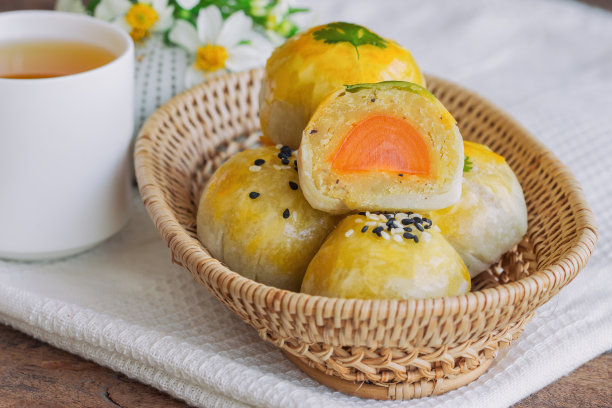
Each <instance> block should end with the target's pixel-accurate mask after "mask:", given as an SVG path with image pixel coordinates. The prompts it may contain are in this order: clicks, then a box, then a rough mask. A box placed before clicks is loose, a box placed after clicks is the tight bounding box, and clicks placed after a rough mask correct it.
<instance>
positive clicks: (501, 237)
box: [431, 141, 527, 277]
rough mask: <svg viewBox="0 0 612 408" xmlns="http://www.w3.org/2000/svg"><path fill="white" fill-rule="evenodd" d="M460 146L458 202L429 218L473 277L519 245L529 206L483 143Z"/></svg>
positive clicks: (515, 182)
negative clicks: (461, 170) (462, 160)
mask: <svg viewBox="0 0 612 408" xmlns="http://www.w3.org/2000/svg"><path fill="white" fill-rule="evenodd" d="M464 145H465V148H464V151H465V164H466V166H465V169H464V170H465V171H464V173H463V188H462V192H461V198H460V200H459V202H457V203H456V204H455V205H453V206H451V207H448V208H444V209H442V210H437V211H433V212H432V213H431V217H432V219H433V220H434V221H435V223H436V224H437V225H438V226H439V227H440V230H441V231H442V233H443V234H444V236H445V237H446V239H447V240H448V241H449V242H450V243H451V244H452V245H453V247H454V248H455V249H456V250H457V252H459V254H460V255H461V257H462V258H463V261H464V262H465V264H466V265H467V267H468V269H469V270H470V275H472V277H474V276H476V275H477V274H478V273H480V272H482V271H484V270H485V269H487V268H488V267H489V266H490V265H491V264H493V263H494V262H496V261H497V260H498V259H499V258H500V257H501V256H502V255H503V254H504V253H505V252H506V251H508V250H510V249H511V248H512V247H513V246H514V245H516V244H517V243H519V242H520V241H521V239H522V238H523V236H524V235H525V232H526V231H527V208H526V205H525V198H524V196H523V190H522V188H521V185H520V183H519V182H518V180H517V178H516V176H515V174H514V173H513V172H512V169H511V168H510V166H508V163H506V160H505V159H504V158H503V157H502V156H500V155H498V154H495V153H494V152H492V151H491V150H490V149H489V148H488V147H486V146H484V145H481V144H478V143H473V142H467V141H466V142H464Z"/></svg>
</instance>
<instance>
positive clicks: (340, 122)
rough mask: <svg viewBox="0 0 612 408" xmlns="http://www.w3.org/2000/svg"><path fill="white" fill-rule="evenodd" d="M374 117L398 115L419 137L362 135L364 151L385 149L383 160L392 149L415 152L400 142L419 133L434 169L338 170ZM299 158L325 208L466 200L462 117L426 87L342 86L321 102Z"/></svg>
mask: <svg viewBox="0 0 612 408" xmlns="http://www.w3.org/2000/svg"><path fill="white" fill-rule="evenodd" d="M375 117H384V118H391V119H392V120H393V121H395V122H398V123H399V125H400V126H402V124H403V125H405V126H407V127H408V130H409V131H411V132H412V134H411V135H409V136H405V135H403V134H399V136H398V135H392V136H389V137H387V136H385V138H382V139H381V140H382V141H377V140H375V139H373V140H371V141H368V140H365V137H367V135H366V136H365V137H364V136H361V135H360V136H358V137H360V138H362V139H360V140H363V145H364V147H363V148H362V149H364V150H365V153H368V152H369V151H374V150H377V149H379V150H381V157H382V156H383V155H384V154H387V152H388V150H389V147H391V148H393V149H395V151H396V152H399V155H404V154H405V152H408V151H409V149H406V148H405V147H402V145H397V146H395V145H393V143H400V142H403V140H404V139H406V138H408V139H410V138H412V139H415V138H416V139H417V140H416V141H417V142H418V143H421V144H422V146H424V147H423V149H425V150H426V153H425V154H424V156H426V157H425V158H426V161H427V162H428V163H429V165H430V169H431V170H430V172H429V173H428V174H419V173H417V174H410V172H404V171H402V170H397V171H380V170H379V169H376V168H372V169H370V170H356V171H349V172H342V171H338V170H337V169H335V168H334V160H335V157H336V156H335V152H337V151H338V149H340V148H342V147H343V146H344V145H345V144H346V143H347V140H349V138H353V137H355V136H352V133H351V132H353V131H354V129H356V128H357V127H358V126H360V125H361V124H362V123H364V121H366V120H370V119H371V118H375ZM385 120H386V119H385ZM349 135H350V136H349ZM413 142H415V140H408V141H406V142H405V143H407V144H408V145H410V143H413ZM357 143H361V142H360V141H358V142H357ZM387 145H388V146H387ZM368 154H369V153H368ZM411 154H412V153H411ZM359 159H360V158H357V160H359ZM374 159H376V157H375V158H374ZM411 159H412V158H410V157H408V159H406V160H407V161H410V160H411ZM380 160H383V159H380ZM298 163H299V166H298V167H299V172H300V183H301V185H302V188H303V192H304V195H305V196H306V199H307V200H308V202H309V203H310V204H311V205H312V206H313V207H314V208H317V209H320V210H322V211H326V212H330V213H346V212H350V211H354V210H381V211H384V210H390V211H391V210H393V211H398V210H399V211H402V210H434V209H439V208H444V207H448V206H450V205H452V204H454V203H456V202H457V201H458V200H459V197H460V195H461V177H462V170H463V143H462V138H461V134H460V133H459V130H458V128H457V125H456V122H455V119H454V118H453V117H452V116H451V114H450V113H449V112H448V111H447V110H446V108H444V106H443V105H442V104H441V103H440V102H439V101H438V100H437V99H436V98H435V97H434V96H433V95H432V94H431V93H429V92H428V91H427V90H425V88H423V87H421V86H419V85H416V84H412V83H409V82H400V81H389V82H381V83H377V84H359V85H352V86H346V87H343V88H341V89H339V90H337V91H336V92H334V93H332V94H330V95H329V96H328V97H327V98H326V99H325V100H324V101H323V102H322V103H321V104H320V105H319V107H318V108H317V110H316V112H315V113H314V115H313V116H312V118H311V120H310V121H309V122H308V125H307V126H306V128H305V129H304V134H303V137H302V144H301V146H300V150H299V154H298Z"/></svg>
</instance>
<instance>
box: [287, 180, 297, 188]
mask: <svg viewBox="0 0 612 408" xmlns="http://www.w3.org/2000/svg"><path fill="white" fill-rule="evenodd" d="M289 187H291V189H292V190H297V189H298V185H297V183H295V182H293V181H290V182H289Z"/></svg>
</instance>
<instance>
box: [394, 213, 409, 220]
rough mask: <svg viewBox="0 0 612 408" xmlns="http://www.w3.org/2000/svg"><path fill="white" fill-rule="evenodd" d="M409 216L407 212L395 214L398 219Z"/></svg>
mask: <svg viewBox="0 0 612 408" xmlns="http://www.w3.org/2000/svg"><path fill="white" fill-rule="evenodd" d="M407 217H408V216H407V215H406V213H397V214H395V219H396V220H398V221H401V220H403V219H404V218H407Z"/></svg>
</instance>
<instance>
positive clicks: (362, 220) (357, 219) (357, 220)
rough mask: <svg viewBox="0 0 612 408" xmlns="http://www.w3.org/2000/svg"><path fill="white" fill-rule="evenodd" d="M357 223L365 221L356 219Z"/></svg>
mask: <svg viewBox="0 0 612 408" xmlns="http://www.w3.org/2000/svg"><path fill="white" fill-rule="evenodd" d="M355 222H358V223H360V222H363V220H362V219H361V218H355Z"/></svg>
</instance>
